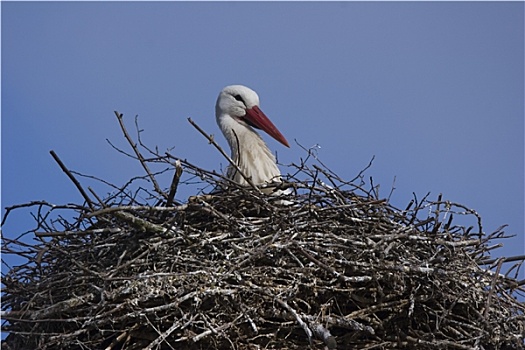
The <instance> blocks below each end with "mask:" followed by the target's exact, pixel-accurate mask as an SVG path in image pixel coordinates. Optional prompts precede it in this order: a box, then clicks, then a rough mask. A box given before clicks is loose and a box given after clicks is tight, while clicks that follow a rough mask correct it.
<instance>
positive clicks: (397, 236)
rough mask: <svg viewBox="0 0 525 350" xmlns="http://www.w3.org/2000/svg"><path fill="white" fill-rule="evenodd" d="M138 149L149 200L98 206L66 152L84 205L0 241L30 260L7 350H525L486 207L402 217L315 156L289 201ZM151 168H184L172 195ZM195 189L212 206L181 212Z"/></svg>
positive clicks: (14, 278)
mask: <svg viewBox="0 0 525 350" xmlns="http://www.w3.org/2000/svg"><path fill="white" fill-rule="evenodd" d="M119 120H121V119H119ZM124 131H125V129H124ZM126 135H127V134H126ZM127 136H129V135H127ZM132 145H134V144H132ZM134 150H135V154H136V155H137V159H139V161H140V162H141V164H142V165H143V166H144V168H145V169H146V171H147V173H148V174H147V176H146V177H145V178H146V179H147V180H148V183H150V184H151V185H152V186H151V187H153V189H152V190H151V191H148V190H146V189H144V187H140V188H138V189H136V190H133V191H131V184H132V183H133V181H130V182H129V183H128V184H127V185H126V186H124V187H123V188H120V189H119V190H118V191H115V192H114V193H113V194H111V195H109V196H108V197H107V198H105V199H100V198H98V196H96V194H95V193H94V191H92V196H91V197H97V200H96V201H95V200H92V199H91V198H90V197H88V196H87V194H86V192H85V191H84V190H83V189H82V187H81V186H80V183H79V182H78V181H77V180H76V179H75V176H74V173H72V172H70V171H68V170H67V168H65V166H64V165H63V164H62V163H61V162H60V160H59V159H58V157H56V155H55V159H56V160H57V161H59V164H60V165H61V166H62V169H63V170H64V171H66V173H67V174H68V175H69V176H70V177H71V178H72V179H73V180H74V182H75V184H76V185H77V187H78V188H79V190H80V191H81V193H82V195H83V196H84V198H85V199H86V202H85V203H84V204H83V205H72V204H69V205H64V206H56V205H51V204H49V203H47V202H34V203H28V204H26V205H22V206H25V207H27V206H29V207H32V208H34V209H36V210H35V211H34V216H35V218H36V222H37V228H36V229H35V230H33V232H32V234H33V235H34V238H35V240H34V241H33V242H31V243H28V242H27V240H26V241H24V240H23V239H22V238H18V239H7V238H5V237H4V238H3V251H4V254H16V255H18V256H21V257H24V258H26V259H27V262H26V263H24V264H22V265H21V266H18V267H15V268H12V269H11V270H10V271H8V272H7V273H6V274H4V276H3V283H4V289H3V300H2V301H3V303H2V310H4V311H3V319H4V323H3V325H2V329H3V331H5V332H9V336H8V337H7V339H6V340H5V341H4V343H3V344H2V345H3V346H4V347H5V348H6V349H263V348H268V349H304V348H308V347H310V348H320V349H321V348H329V349H335V348H337V349H358V348H359V349H391V348H412V349H445V348H449V349H522V348H524V346H523V344H524V343H523V342H524V336H525V316H524V315H525V313H524V311H525V306H524V304H523V303H520V302H518V301H517V300H516V297H518V296H519V295H518V294H520V293H521V296H523V294H522V293H523V292H524V291H525V290H524V288H523V285H524V282H523V281H522V282H519V281H517V280H516V276H517V273H518V272H517V271H518V269H519V267H520V266H521V263H522V261H518V262H517V264H516V265H514V266H513V268H511V269H509V271H508V273H506V274H503V273H502V271H501V270H502V269H501V267H502V264H503V262H505V261H506V260H505V259H503V258H500V259H492V258H491V256H490V254H489V253H490V251H491V250H492V249H493V248H494V246H490V245H489V240H493V239H498V238H503V237H504V234H503V231H502V230H501V229H498V230H496V232H494V233H492V234H489V235H486V234H484V233H483V229H482V226H481V220H480V218H479V216H478V215H477V213H476V212H475V211H473V210H470V209H468V208H466V207H464V206H462V205H459V204H455V203H451V202H448V201H445V200H442V199H441V198H439V197H438V198H437V199H436V200H435V201H430V200H428V199H427V198H423V199H421V200H418V199H417V198H414V200H413V201H411V203H409V205H408V206H407V207H406V208H405V209H402V210H401V209H397V208H395V207H394V206H392V205H391V204H390V203H389V202H388V200H386V199H384V198H380V197H379V196H378V194H377V191H376V187H374V186H373V185H368V186H365V181H364V177H363V175H362V173H361V174H359V176H357V177H356V178H355V179H354V180H353V181H350V182H347V181H343V180H342V179H340V178H339V177H337V176H336V175H334V174H332V173H331V172H330V171H329V170H327V169H326V167H323V166H322V164H320V163H317V164H319V165H315V163H316V162H313V163H314V164H313V165H312V164H310V163H312V161H313V160H312V158H311V157H309V159H306V160H305V161H302V162H301V163H300V164H299V165H291V166H289V169H288V170H292V172H293V174H292V175H289V176H288V178H287V181H286V182H285V183H284V186H288V187H289V188H291V189H292V194H289V195H288V196H287V198H286V199H283V198H277V197H275V196H268V195H266V194H262V193H261V192H260V191H259V190H257V189H255V188H242V187H239V186H237V185H235V184H233V183H229V182H228V181H227V180H226V179H224V178H223V177H222V176H220V175H218V174H216V173H215V172H208V171H205V170H203V169H200V168H198V167H196V166H194V165H192V164H190V163H189V162H186V161H184V160H180V159H176V158H175V157H172V156H170V155H169V154H164V155H159V154H157V153H156V152H152V153H154V154H155V155H156V156H155V157H152V158H149V159H146V158H144V157H143V156H142V155H140V152H139V151H138V149H137V148H136V147H135V145H134ZM153 163H155V164H158V163H160V164H164V165H167V167H166V169H170V171H173V170H175V171H174V172H175V175H174V177H173V181H172V183H171V186H170V187H169V188H168V189H167V190H166V191H163V190H161V186H160V185H159V184H158V181H157V179H156V175H155V174H154V173H152V172H151V171H150V169H149V168H148V164H150V165H151V164H153ZM182 170H183V171H184V174H189V175H191V176H192V177H189V179H188V180H185V181H181V171H182ZM196 179H199V181H200V182H201V183H202V184H205V185H209V188H215V190H214V192H213V194H209V195H204V194H202V195H198V196H195V197H191V198H190V199H189V200H188V201H185V203H178V202H177V201H176V200H174V195H175V192H176V190H177V187H178V186H177V184H178V185H179V186H181V185H184V184H186V183H190V182H194V181H196ZM179 182H180V183H179ZM225 184H226V185H227V186H225ZM365 187H367V188H369V189H365ZM145 193H147V196H144V194H145ZM144 197H147V198H146V199H141V198H144ZM18 207H19V206H14V207H11V208H8V212H7V214H8V213H9V212H10V211H11V210H13V209H16V208H18ZM59 210H60V211H61V213H60V214H59V215H55V216H53V213H55V212H57V211H59ZM64 210H65V211H66V212H68V211H70V212H72V213H74V218H68V219H66V217H67V215H64V213H63V211H64ZM458 215H460V216H461V217H462V220H461V221H465V220H463V219H464V217H471V218H472V219H473V220H474V225H473V226H470V227H465V226H464V225H459V224H455V223H454V221H456V220H457V219H456V217H457V216H458ZM70 217H71V215H70ZM508 260H512V259H507V261H508ZM511 272H512V273H513V275H512V276H511V275H510V273H511Z"/></svg>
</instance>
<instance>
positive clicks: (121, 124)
mask: <svg viewBox="0 0 525 350" xmlns="http://www.w3.org/2000/svg"><path fill="white" fill-rule="evenodd" d="M115 115H116V116H117V119H118V122H119V124H120V128H121V129H122V132H123V133H124V137H125V138H126V140H128V143H129V144H130V146H131V148H133V151H134V152H135V154H136V155H137V158H138V159H139V161H140V164H141V165H142V167H143V168H144V170H145V171H146V173H147V174H148V176H149V178H150V180H151V182H152V183H153V187H154V188H155V191H156V192H157V193H158V194H160V195H161V196H162V197H164V198H167V197H168V196H167V195H166V193H164V191H162V190H161V189H160V186H159V184H158V183H157V180H156V179H155V176H153V174H152V173H151V171H150V170H149V167H148V164H146V160H145V159H144V157H143V156H142V154H141V153H140V151H139V149H138V148H137V144H136V143H135V142H133V139H132V138H131V136H129V134H128V131H127V130H126V126H125V125H124V120H123V118H122V117H123V116H124V115H123V114H121V113H119V112H117V111H115Z"/></svg>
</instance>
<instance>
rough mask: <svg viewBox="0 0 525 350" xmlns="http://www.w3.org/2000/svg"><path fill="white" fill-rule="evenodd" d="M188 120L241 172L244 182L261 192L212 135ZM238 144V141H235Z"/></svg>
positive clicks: (189, 119)
mask: <svg viewBox="0 0 525 350" xmlns="http://www.w3.org/2000/svg"><path fill="white" fill-rule="evenodd" d="M188 121H189V122H190V124H191V125H193V127H194V128H195V129H197V130H198V131H199V132H200V133H201V134H202V135H203V136H204V137H205V138H206V139H207V140H208V141H209V142H210V143H211V144H212V145H213V146H215V148H216V149H217V150H218V151H219V152H220V153H221V154H222V156H223V157H224V158H226V160H227V161H228V162H229V163H230V165H231V166H232V167H233V168H235V170H236V171H238V172H239V174H241V176H242V177H243V178H244V179H245V180H246V182H248V184H249V185H250V186H251V187H252V188H253V189H254V190H256V191H257V192H258V193H262V192H261V190H260V189H259V188H257V186H255V184H254V183H253V181H252V179H251V178H250V177H248V176H246V174H244V172H243V171H242V170H241V168H239V166H238V165H237V164H236V163H235V162H234V161H233V159H231V158H230V156H229V155H228V154H226V152H224V150H223V149H222V148H221V146H219V144H218V143H217V142H215V140H214V139H213V136H211V135H208V134H207V133H206V132H205V131H204V130H202V129H201V127H200V126H198V125H197V123H195V122H194V121H193V120H192V119H191V118H188ZM237 144H238V142H237Z"/></svg>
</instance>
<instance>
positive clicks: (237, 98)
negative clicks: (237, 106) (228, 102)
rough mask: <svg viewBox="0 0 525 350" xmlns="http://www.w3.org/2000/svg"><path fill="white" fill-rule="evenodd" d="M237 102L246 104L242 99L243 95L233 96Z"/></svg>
mask: <svg viewBox="0 0 525 350" xmlns="http://www.w3.org/2000/svg"><path fill="white" fill-rule="evenodd" d="M233 97H234V98H235V99H236V100H237V101H241V102H242V103H243V104H246V103H244V100H243V99H242V97H241V95H234V96H233Z"/></svg>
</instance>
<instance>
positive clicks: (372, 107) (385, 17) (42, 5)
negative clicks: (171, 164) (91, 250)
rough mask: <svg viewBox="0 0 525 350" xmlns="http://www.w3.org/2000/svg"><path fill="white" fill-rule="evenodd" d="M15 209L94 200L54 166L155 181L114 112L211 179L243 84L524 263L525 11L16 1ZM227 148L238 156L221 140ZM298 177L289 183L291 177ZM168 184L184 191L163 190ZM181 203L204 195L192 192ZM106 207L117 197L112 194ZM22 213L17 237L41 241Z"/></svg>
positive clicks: (271, 112)
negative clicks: (226, 92)
mask: <svg viewBox="0 0 525 350" xmlns="http://www.w3.org/2000/svg"><path fill="white" fill-rule="evenodd" d="M1 10H2V23H1V26H2V192H1V195H2V197H1V200H2V207H6V206H10V205H13V204H18V203H23V202H28V201H31V200H47V201H49V202H52V203H57V204H60V203H71V202H75V203H81V201H82V198H81V197H80V195H79V194H78V192H77V191H76V189H75V188H74V187H73V185H72V183H71V182H70V181H69V180H68V179H67V178H66V177H65V175H64V174H63V173H62V172H61V171H60V169H59V168H58V166H57V165H56V164H55V163H54V161H53V160H52V158H51V157H50V156H49V153H48V152H49V150H51V149H53V150H55V151H56V152H57V154H58V155H59V156H60V157H61V159H62V160H63V161H64V162H65V163H66V165H67V166H68V167H69V168H70V169H74V170H76V171H79V172H82V173H86V174H92V175H96V176H99V177H101V178H104V179H106V180H108V181H111V182H113V183H115V184H123V183H124V182H125V181H126V180H127V179H129V178H130V177H132V176H135V175H138V174H141V170H140V168H139V166H138V164H136V163H135V162H133V161H131V160H130V159H128V158H126V157H124V156H122V155H121V154H119V153H117V152H115V151H114V150H113V149H111V148H110V146H109V145H108V144H107V143H106V141H105V139H106V138H108V139H110V140H112V141H113V142H114V143H116V144H117V145H120V146H122V147H125V146H126V144H125V142H124V140H123V138H122V136H121V134H120V131H119V128H118V124H117V122H116V120H115V117H114V115H113V111H114V110H118V111H120V112H122V113H124V115H125V116H126V117H127V120H128V125H129V127H130V129H132V126H133V116H134V115H136V114H138V115H139V116H140V125H141V127H142V128H143V129H144V133H143V139H144V141H145V142H146V143H147V144H149V145H151V146H155V145H157V146H158V147H159V149H160V150H165V149H167V148H170V147H175V149H174V150H172V153H174V154H176V155H178V156H180V157H183V158H187V159H189V160H191V161H192V162H193V163H195V164H198V165H200V166H201V167H203V168H207V169H219V168H220V166H221V164H222V165H224V160H223V159H222V157H221V156H220V155H219V154H218V153H217V152H216V151H215V150H214V149H213V148H212V147H210V146H209V145H208V144H207V142H206V140H204V139H203V137H202V136H201V135H200V134H198V133H197V131H195V130H194V129H193V128H192V127H191V126H190V125H189V124H188V122H187V121H186V118H187V117H192V118H193V119H194V120H195V121H197V123H198V124H199V125H200V126H201V127H203V128H204V129H205V130H207V131H208V132H210V133H215V134H220V131H219V129H218V127H217V126H216V123H215V116H214V106H215V100H216V97H217V94H218V93H219V91H220V90H221V89H222V87H224V86H225V85H229V84H244V85H247V86H250V87H252V88H253V89H254V90H256V91H257V92H258V93H259V96H260V98H261V105H262V109H263V111H265V113H266V114H267V115H268V116H269V117H270V118H271V119H272V120H273V122H274V123H275V124H276V125H277V126H278V127H279V129H280V130H281V131H282V132H283V134H284V135H285V136H286V137H287V138H288V140H290V141H291V143H292V147H291V148H290V149H286V148H284V147H282V146H281V145H280V144H278V143H277V142H275V141H273V140H271V139H270V138H269V137H266V136H265V138H266V140H268V143H269V146H270V148H271V149H273V150H276V151H277V152H278V155H279V160H280V161H281V162H282V163H285V164H286V163H290V162H298V161H299V158H300V157H304V156H305V154H304V151H302V150H301V149H300V148H299V147H298V146H297V145H295V143H294V142H293V140H294V139H296V140H298V141H299V142H300V143H301V144H302V145H305V146H307V147H310V146H313V145H316V144H318V145H320V146H321V149H320V150H319V157H320V158H321V160H323V161H324V163H326V164H327V165H328V166H329V167H330V168H331V169H332V170H333V171H335V172H336V173H338V174H339V175H340V176H342V177H344V178H347V179H351V178H353V177H354V176H355V175H356V174H357V173H358V172H359V171H360V170H361V169H363V167H364V166H366V164H368V162H369V160H370V159H371V157H372V156H374V155H375V157H376V158H375V161H374V164H373V167H372V168H371V169H370V170H369V171H368V173H367V174H368V175H370V176H373V178H374V181H375V183H379V184H381V194H382V195H383V196H384V197H386V196H388V193H389V192H390V188H391V186H392V182H393V180H394V177H395V178H396V182H395V187H396V190H395V192H394V195H393V197H392V202H393V204H394V205H396V206H398V207H404V206H405V205H406V203H407V202H408V201H409V200H410V198H411V197H412V192H415V193H416V194H417V195H418V197H419V198H421V197H422V196H424V195H425V194H426V193H427V192H428V191H430V192H431V193H432V194H431V196H430V198H434V199H435V198H436V197H437V196H438V194H439V193H443V196H444V198H446V199H449V200H451V201H455V202H459V203H463V204H465V205H467V206H468V207H471V208H473V209H475V210H476V211H478V212H479V213H480V215H481V216H482V218H483V220H484V228H485V230H486V231H487V232H491V231H493V230H495V229H496V228H497V227H498V226H500V225H502V224H509V227H508V229H507V232H508V233H509V234H516V235H517V237H515V238H513V239H512V240H506V241H505V242H504V244H505V247H504V248H503V249H500V250H499V251H497V252H498V255H518V254H523V252H524V68H523V67H524V66H523V65H524V54H523V52H524V44H523V43H524V34H523V30H524V3H523V2H512V3H509V2H504V3H496V2H481V3H480V2H475V3H471V2H393V3H392V2H389V3H384V2H380V3H379V2H374V3H362V2H359V3H354V2H331V3H320V2H313V3H310V2H309V3H302V2H279V3H268V2H264V3H252V2H250V3H240V2H222V3H209V2H206V3H200V2H190V3H175V2H153V3H150V2H53V3H51V2H2V3H1ZM218 140H219V141H220V142H221V143H222V144H223V145H224V146H225V147H226V143H225V142H224V139H223V138H222V136H220V137H218ZM283 171H286V169H285V168H283ZM163 185H164V186H166V187H167V186H168V185H169V184H168V183H165V184H163ZM180 194H181V196H180V197H179V199H181V200H184V198H182V197H183V196H187V195H191V194H192V193H187V192H186V193H185V192H184V191H181V192H180ZM101 195H104V193H101ZM32 226H33V222H32V219H31V217H30V216H29V215H28V214H27V213H25V215H22V213H20V214H16V215H13V217H12V218H11V220H9V221H8V225H6V227H4V229H3V234H4V235H6V236H14V235H16V234H17V233H20V231H22V230H25V229H28V228H31V227H32Z"/></svg>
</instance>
